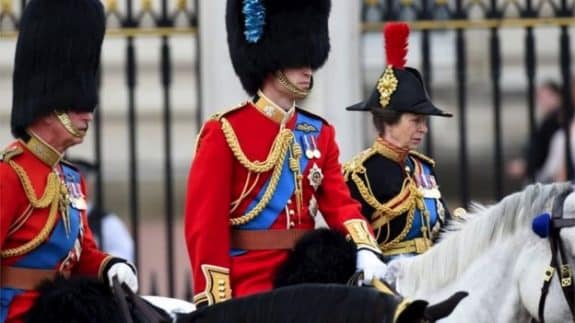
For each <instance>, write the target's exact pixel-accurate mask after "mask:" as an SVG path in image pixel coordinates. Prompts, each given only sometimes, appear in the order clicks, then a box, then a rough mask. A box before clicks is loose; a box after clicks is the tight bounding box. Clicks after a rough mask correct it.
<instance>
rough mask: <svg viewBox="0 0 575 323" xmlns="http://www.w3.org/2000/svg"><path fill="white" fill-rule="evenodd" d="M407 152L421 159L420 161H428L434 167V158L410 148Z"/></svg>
mask: <svg viewBox="0 0 575 323" xmlns="http://www.w3.org/2000/svg"><path fill="white" fill-rule="evenodd" d="M409 154H410V155H411V156H414V157H416V158H418V159H421V160H422V161H424V162H426V163H428V164H429V165H431V167H435V160H433V159H432V158H431V157H429V156H426V155H424V154H422V153H420V152H419V151H415V150H410V151H409Z"/></svg>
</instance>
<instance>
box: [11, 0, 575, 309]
mask: <svg viewBox="0 0 575 323" xmlns="http://www.w3.org/2000/svg"><path fill="white" fill-rule="evenodd" d="M206 1H207V0H206ZM210 1H212V0H210ZM215 1H219V0H215ZM336 1H340V0H336ZM341 1H344V0H341ZM345 1H347V0H345ZM25 3H26V1H24V0H22V1H10V0H0V5H1V6H0V39H4V40H6V39H8V40H10V39H15V36H16V33H17V27H18V22H19V12H21V10H22V8H24V6H25ZM105 4H106V10H107V19H108V26H109V28H108V36H107V37H108V38H110V37H112V38H116V39H120V40H122V41H123V43H124V45H123V46H124V48H123V50H124V53H123V57H124V63H123V67H124V71H123V74H124V75H123V77H124V86H125V91H126V93H127V101H126V103H125V105H126V118H125V120H126V121H125V129H126V131H127V133H126V137H127V141H128V143H127V147H128V149H127V152H126V153H127V163H128V165H127V167H126V168H127V171H128V174H127V176H126V177H127V179H128V181H129V184H128V196H127V198H126V200H127V201H128V203H129V210H128V214H129V215H130V225H131V232H132V235H133V238H134V240H135V241H136V242H137V244H136V255H135V259H136V265H140V260H141V258H142V252H143V251H144V250H142V247H141V245H140V243H139V242H141V241H142V240H145V239H154V238H156V239H157V237H141V232H140V228H141V219H142V214H141V213H142V212H141V210H140V207H141V204H142V203H141V202H142V201H141V196H140V194H139V188H141V182H140V179H141V175H142V174H141V168H140V167H141V162H142V160H141V159H139V158H138V157H139V151H138V149H137V148H138V141H142V140H144V141H145V140H146V138H145V135H144V138H142V134H140V133H138V118H137V113H138V108H139V106H140V104H139V102H137V95H136V91H137V88H138V82H139V80H140V75H139V73H138V72H139V70H138V64H137V60H138V59H137V58H138V55H139V54H141V53H140V52H139V50H138V46H137V42H136V40H137V39H139V38H142V37H151V38H156V39H159V41H160V42H159V44H160V45H159V48H157V53H159V55H158V57H159V61H158V62H157V67H158V75H159V84H158V91H160V92H161V95H162V105H161V107H160V115H161V129H162V137H163V138H162V139H163V143H162V145H161V146H160V147H158V148H157V149H158V154H159V155H161V156H162V158H163V163H162V164H163V167H162V168H163V174H161V182H162V184H163V188H164V189H163V190H160V194H162V195H163V197H162V198H159V199H158V200H162V201H163V203H164V205H163V211H162V212H161V213H162V214H163V227H164V230H165V238H166V247H165V250H164V251H165V255H164V254H160V255H155V256H154V257H156V258H158V262H163V263H164V269H165V270H164V271H165V274H166V275H165V286H167V287H166V294H167V295H169V296H176V277H175V276H176V273H175V270H174V267H175V264H174V263H175V260H174V250H175V249H177V248H176V247H177V246H175V245H174V237H175V236H176V235H178V234H181V233H177V234H176V233H174V228H175V227H176V224H175V213H176V211H175V210H176V209H177V207H176V206H175V202H174V199H175V195H176V193H175V192H174V179H175V178H174V168H173V164H174V162H173V156H174V136H173V134H174V129H173V121H174V120H173V119H174V118H173V102H172V101H173V100H172V99H173V98H172V94H173V92H172V91H171V90H172V88H173V86H174V77H173V74H174V60H173V56H174V53H173V50H172V46H171V42H170V39H171V38H173V37H176V36H179V35H185V36H190V37H187V38H186V39H187V41H190V42H194V43H195V47H194V48H195V51H196V55H195V59H194V60H193V62H192V64H194V66H195V74H196V78H197V79H199V78H200V69H199V66H200V63H201V62H200V60H199V57H200V56H199V55H198V54H197V52H199V48H200V39H199V35H198V32H197V28H198V12H199V5H200V1H199V0H194V1H190V0H177V1H176V0H170V1H168V0H156V1H154V2H153V1H151V0H142V1H133V0H123V1H114V0H108V1H106V2H105ZM573 16H574V3H573V1H567V0H555V1H552V0H545V1H543V0H542V1H538V2H537V1H532V0H524V1H523V2H517V1H499V2H497V1H495V0H492V1H462V0H456V1H445V0H437V1H431V0H421V1H415V0H403V1H398V0H383V1H378V0H365V1H363V2H362V17H361V22H362V31H363V33H365V34H368V33H372V32H379V31H381V29H382V27H383V23H384V22H387V21H394V20H406V21H408V22H409V23H410V24H411V27H412V29H414V30H416V31H418V32H420V34H421V37H420V40H421V46H420V48H421V55H420V56H421V71H422V74H423V76H424V78H425V82H426V84H429V85H430V86H429V89H430V91H431V90H432V89H433V88H434V86H433V84H434V75H433V74H432V72H433V69H432V66H433V64H434V62H433V57H432V55H431V48H432V46H433V40H432V37H431V35H432V34H433V33H436V32H442V31H445V30H449V31H453V32H454V33H455V37H454V44H453V48H454V51H455V52H454V53H453V57H454V58H455V64H454V65H453V66H452V69H453V73H454V74H455V75H456V82H455V84H454V86H455V89H456V91H455V96H456V105H457V109H458V110H457V113H456V115H457V121H458V132H457V133H458V151H459V156H458V161H457V165H458V170H457V171H456V173H457V174H458V175H459V176H457V178H458V179H459V184H458V186H459V190H458V192H459V195H460V196H459V199H460V201H461V204H462V205H467V204H468V202H469V199H470V189H469V188H470V185H471V182H470V172H471V170H470V166H469V165H470V160H469V152H468V150H469V148H468V141H469V134H468V114H467V112H468V97H469V92H470V90H471V89H469V85H468V76H469V75H468V73H469V71H468V62H467V58H468V55H469V53H468V51H467V45H468V40H467V38H466V33H467V32H469V30H470V29H483V30H487V31H488V32H489V42H488V44H487V46H489V50H488V57H487V58H486V59H488V60H489V65H490V72H489V77H490V82H489V83H490V84H491V89H490V92H491V98H490V101H491V106H492V114H493V121H492V123H493V129H494V135H493V138H494V139H493V162H492V165H493V166H492V168H493V169H494V172H493V177H494V180H493V189H492V191H493V199H499V198H501V197H502V196H503V194H504V185H503V178H504V175H503V153H504V151H503V150H504V147H503V144H502V142H503V135H502V84H501V75H502V72H503V71H504V70H505V66H504V64H502V59H501V56H502V52H501V51H502V49H501V37H500V33H501V31H502V30H503V29H506V28H520V29H522V30H524V38H523V44H524V49H523V50H524V54H523V55H524V59H523V63H522V66H523V69H524V74H525V78H526V84H527V85H526V87H525V91H524V93H525V102H526V110H525V113H526V114H528V116H529V117H528V128H529V132H530V133H532V132H533V129H534V128H535V97H534V93H535V87H536V84H537V81H538V75H537V65H538V56H537V52H536V43H537V41H538V39H537V38H536V36H535V32H534V31H535V29H537V28H539V27H540V26H552V27H553V28H557V29H558V30H559V39H558V44H559V46H558V48H557V52H558V53H559V59H558V62H557V67H558V74H559V75H560V77H561V81H562V83H563V97H564V102H565V104H564V109H565V110H566V111H568V110H571V109H573V103H572V101H571V98H570V95H571V94H570V88H571V82H572V80H571V72H572V67H571V66H572V65H571V64H572V57H573V54H572V52H571V47H572V45H571V38H572V37H573V36H572V34H570V29H569V28H570V26H572V25H574V24H575V18H574V17H573ZM335 19H337V18H335ZM193 90H194V91H195V92H196V94H195V99H196V102H190V104H191V105H195V106H196V109H195V115H194V117H193V123H195V128H196V129H199V125H200V123H201V121H202V119H203V116H202V115H201V109H199V102H200V100H201V93H202V91H201V88H200V82H199V81H197V82H196V85H195V88H194V89H193ZM430 94H431V93H430ZM140 103H141V102H140ZM97 111H101V109H100V110H97ZM94 124H95V126H94V143H93V147H94V151H93V156H94V159H95V160H96V164H97V166H98V167H99V168H100V172H99V174H103V168H105V166H106V165H104V164H103V163H102V162H101V161H102V160H103V151H102V147H103V134H102V128H103V127H104V126H105V125H104V120H103V116H102V115H101V113H96V115H95V120H94ZM567 127H568V125H567V124H565V128H567ZM435 131H436V130H435ZM435 131H434V133H435ZM566 137H567V139H569V136H566ZM433 138H434V135H433V134H431V131H430V136H429V139H428V140H427V141H426V145H427V146H426V150H427V152H428V153H430V154H432V155H433V151H434V148H435V147H436V145H437V143H436V142H434V141H433ZM189 140H190V141H193V138H189ZM566 142H567V143H566V149H567V147H569V145H570V143H569V140H566ZM566 156H567V158H569V156H570V154H566ZM571 164H572V163H570V162H569V163H568V165H571ZM569 178H573V170H572V169H569ZM104 184H105V183H104V181H103V178H102V176H99V177H98V180H97V185H96V194H95V195H96V199H97V201H96V203H97V204H98V205H106V201H104V197H105V196H106V195H105V194H104V192H103V190H104V189H105V185H104ZM160 257H161V259H160ZM185 263H186V264H187V259H186V260H185ZM142 279H149V280H151V281H150V282H149V283H148V286H147V288H148V290H144V292H145V293H147V292H152V293H158V290H159V288H158V287H157V286H158V284H160V283H159V282H158V280H159V279H162V280H163V279H164V278H163V276H162V278H158V275H157V274H156V273H152V274H151V276H148V277H142ZM184 281H185V283H184V285H185V287H186V288H185V290H184V295H183V296H184V297H186V298H190V297H191V291H190V289H189V288H190V286H191V283H190V280H189V274H187V275H185V278H184ZM161 284H162V285H164V283H161Z"/></svg>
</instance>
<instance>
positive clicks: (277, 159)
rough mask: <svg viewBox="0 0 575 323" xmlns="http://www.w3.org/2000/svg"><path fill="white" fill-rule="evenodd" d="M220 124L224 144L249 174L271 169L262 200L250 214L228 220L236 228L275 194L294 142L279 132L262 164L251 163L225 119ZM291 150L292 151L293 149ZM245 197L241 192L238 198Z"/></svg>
mask: <svg viewBox="0 0 575 323" xmlns="http://www.w3.org/2000/svg"><path fill="white" fill-rule="evenodd" d="M220 122H221V124H222V131H223V133H224V136H225V138H226V142H227V143H228V146H229V147H230V150H231V151H232V153H233V154H234V156H235V157H236V159H237V160H238V161H239V162H240V164H241V165H242V166H244V167H245V168H246V169H247V170H248V171H249V172H253V173H256V174H260V173H264V172H267V171H269V170H271V169H272V168H273V172H272V175H271V178H270V183H269V185H268V187H267V189H266V191H265V192H264V194H263V196H262V199H261V200H260V201H259V202H258V203H257V204H256V206H255V207H254V208H253V209H252V210H251V211H250V212H248V213H246V214H244V215H242V216H239V217H237V218H232V219H230V224H231V225H232V226H238V225H242V224H245V223H248V222H249V221H251V220H253V219H254V218H255V217H256V216H258V215H259V214H260V213H261V212H262V211H263V209H264V208H265V207H266V205H267V204H268V203H269V201H270V200H271V199H272V197H273V194H274V193H275V190H276V188H277V185H278V183H279V179H280V175H281V172H282V169H283V160H284V159H285V158H286V156H287V154H288V152H289V150H290V147H291V144H292V143H293V142H294V136H293V133H292V132H291V131H290V130H289V129H282V130H280V132H279V133H278V135H277V137H276V139H275V140H274V143H273V145H272V148H271V150H270V152H269V154H268V156H267V158H266V159H265V160H264V161H263V162H260V161H254V162H252V161H250V160H249V159H248V158H247V156H246V155H245V153H244V152H243V151H242V148H241V146H240V143H239V141H238V138H237V136H236V134H235V132H234V129H233V127H232V125H231V124H230V123H229V121H228V120H226V119H225V118H221V119H220ZM295 145H296V144H295V143H294V146H295ZM291 148H292V149H294V148H295V147H291ZM296 150H297V149H296ZM300 150H301V149H300ZM290 164H291V163H290ZM246 187H247V185H245V186H244V191H245V189H246ZM253 187H254V186H253V185H252V187H251V188H252V189H253ZM246 195H247V193H246V192H242V194H240V196H242V197H245V196H246ZM232 204H233V205H236V206H237V205H238V204H239V201H234V202H233V203H232Z"/></svg>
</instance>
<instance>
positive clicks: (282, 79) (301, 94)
mask: <svg viewBox="0 0 575 323" xmlns="http://www.w3.org/2000/svg"><path fill="white" fill-rule="evenodd" d="M275 77H276V79H277V80H278V81H279V84H280V86H281V87H282V88H283V89H284V90H286V91H288V92H289V93H291V94H292V95H293V96H295V97H296V99H303V98H305V97H306V96H308V95H309V93H310V91H309V90H302V89H300V88H299V87H297V86H296V85H295V84H293V83H292V82H290V80H288V78H287V77H286V76H285V74H284V73H283V72H282V71H281V70H280V71H277V72H276V73H275Z"/></svg>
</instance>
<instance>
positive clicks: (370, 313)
mask: <svg viewBox="0 0 575 323" xmlns="http://www.w3.org/2000/svg"><path fill="white" fill-rule="evenodd" d="M401 301H402V299H401V298H400V297H397V296H393V295H389V294H384V293H381V292H379V291H377V290H375V289H371V288H357V287H348V286H345V285H341V284H301V285H295V286H288V287H282V288H279V289H275V290H272V291H270V292H267V293H262V294H256V295H253V296H248V297H243V298H237V299H232V300H230V301H227V302H223V303H219V304H215V305H212V306H208V307H203V308H200V309H198V310H196V311H195V312H192V313H190V314H184V315H182V316H180V317H179V318H178V322H181V323H234V322H251V323H264V322H274V323H289V322H302V323H303V322H330V323H339V322H341V323H344V322H358V323H361V322H370V323H371V322H373V323H376V322H377V323H386V322H389V323H391V322H393V316H394V313H395V310H396V308H397V306H398V305H399V304H400V303H401ZM416 302H419V303H416ZM416 302H414V303H415V304H412V310H413V311H416V312H418V313H420V317H421V316H422V315H421V313H423V311H424V309H425V306H426V305H427V303H426V302H424V301H416ZM401 317H403V318H400V319H399V320H398V321H397V322H399V323H401V322H416V321H414V320H411V316H410V314H409V313H405V314H404V315H402V316H401Z"/></svg>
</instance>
